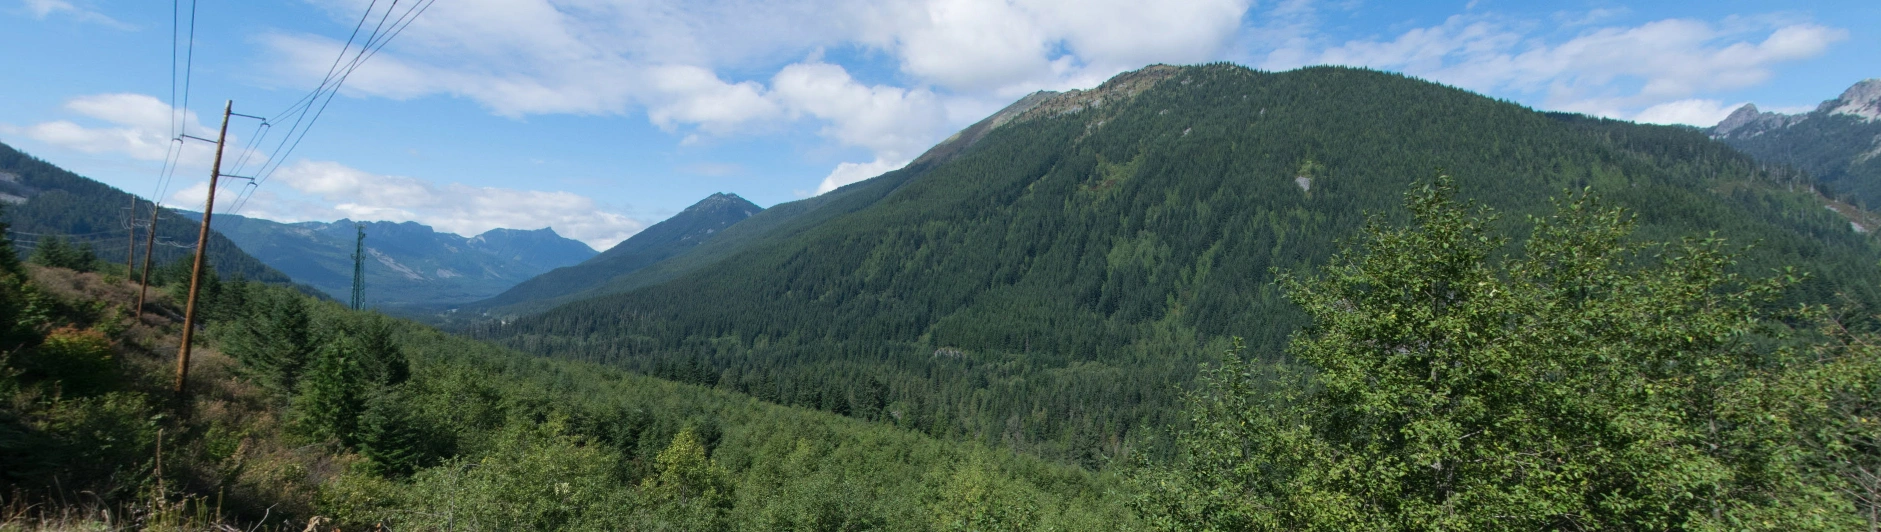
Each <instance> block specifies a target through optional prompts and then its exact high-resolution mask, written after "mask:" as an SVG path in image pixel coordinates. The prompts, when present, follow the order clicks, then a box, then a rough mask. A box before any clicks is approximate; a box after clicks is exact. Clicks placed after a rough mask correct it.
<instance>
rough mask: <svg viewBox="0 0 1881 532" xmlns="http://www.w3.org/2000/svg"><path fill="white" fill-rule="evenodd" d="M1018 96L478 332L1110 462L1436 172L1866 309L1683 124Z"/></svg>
mask: <svg viewBox="0 0 1881 532" xmlns="http://www.w3.org/2000/svg"><path fill="white" fill-rule="evenodd" d="M1034 103H1035V105H1032V106H1030V107H1028V108H1027V109H1026V110H1024V111H1023V112H1020V113H1018V114H1017V115H1016V116H1012V117H1010V118H1008V119H1006V120H1004V121H1002V122H1001V123H999V124H998V125H997V127H991V128H988V130H986V131H984V132H983V136H981V137H980V138H979V140H978V142H977V143H973V144H971V145H970V146H966V147H964V148H962V149H959V150H957V151H956V152H954V153H952V154H951V156H949V157H941V158H937V160H934V161H923V162H919V163H917V164H914V165H910V167H909V168H904V169H902V170H898V171H895V172H890V173H888V174H884V175H883V176H881V177H878V178H875V179H872V180H869V181H864V182H861V183H857V184H854V185H851V186H850V187H849V188H848V190H847V191H846V192H845V191H838V192H839V193H840V194H835V195H834V197H831V198H828V199H824V198H815V199H812V200H807V201H804V202H799V203H796V204H785V205H780V206H777V207H775V208H773V209H771V211H777V212H792V211H796V212H798V214H795V215H794V216H793V217H792V218H790V219H788V220H785V221H783V222H781V223H780V224H779V225H780V226H788V227H791V231H788V232H781V231H775V230H773V231H770V232H769V234H766V235H763V236H762V237H760V238H752V239H749V240H747V241H744V242H742V243H741V244H740V245H738V246H736V247H735V248H728V249H725V250H723V254H722V255H721V256H719V257H718V258H716V259H715V260H698V261H696V264H694V265H693V266H691V268H690V269H689V270H686V271H682V272H679V273H677V274H676V275H673V276H672V277H670V278H667V279H664V280H662V281H660V282H652V283H647V284H644V285H641V286H640V287H638V288H636V289H634V290H632V291H628V292H625V293H621V294H616V295H611V296H605V297H599V298H594V299H589V300H585V301H580V302H576V303H572V304H569V305H566V306H563V307H560V308H557V309H555V310H552V311H549V312H546V313H543V314H540V315H535V316H529V317H525V318H522V319H519V320H516V321H514V322H512V323H509V324H507V325H494V324H493V325H488V326H485V327H483V328H481V329H479V330H478V331H477V334H479V335H482V336H483V337H486V338H491V339H495V340H498V341H501V342H503V343H505V344H507V345H510V346H513V347H516V348H519V349H522V350H524V351H529V352H535V353H543V354H551V355H556V356H562V357H568V358H576V359H582V360H592V361H599V362H606V363H611V364H618V365H622V366H624V367H627V368H631V369H634V370H637V371H641V372H646V373H650V374H654V375H661V376H666V377H669V378H675V379H681V380H687V381H691V382H699V383H712V384H716V385H718V386H721V387H727V388H730V389H736V390H740V391H745V392H747V393H750V394H752V395H755V396H758V397H761V398H765V399H767V400H771V401H777V402H781V403H785V404H795V405H804V406H812V407H817V408H822V409H826V410H830V411H835V412H839V413H844V414H848V415H852V416H857V417H862V418H867V419H884V420H893V421H895V422H897V423H901V424H904V425H907V426H913V427H918V428H920V429H922V430H925V431H928V432H929V433H932V434H951V435H965V436H968V437H974V438H982V439H985V440H988V441H1000V442H1006V443H1009V444H1012V445H1014V446H1016V447H1018V448H1021V449H1026V450H1032V451H1037V452H1040V453H1043V454H1047V455H1054V456H1063V457H1069V458H1072V459H1077V460H1083V461H1086V463H1098V462H1101V461H1102V460H1103V459H1104V458H1103V457H1105V456H1115V455H1116V454H1118V453H1119V452H1121V451H1122V450H1123V449H1125V448H1127V447H1128V445H1129V443H1128V442H1129V441H1130V439H1131V438H1132V437H1133V435H1135V434H1138V433H1140V432H1141V431H1142V429H1144V428H1149V427H1157V426H1163V425H1165V424H1168V423H1171V422H1173V421H1174V420H1173V418H1172V416H1173V412H1174V411H1175V408H1173V398H1174V396H1175V394H1174V392H1175V390H1176V389H1177V388H1178V387H1179V386H1180V385H1182V384H1183V383H1186V382H1188V381H1189V380H1190V379H1191V378H1192V376H1193V374H1194V370H1195V368H1196V365H1197V364H1198V363H1199V362H1201V361H1205V360H1211V359H1212V358H1213V356H1214V355H1213V354H1214V353H1218V352H1219V349H1220V348H1222V347H1225V346H1226V344H1227V339H1228V337H1230V336H1243V337H1246V338H1247V340H1248V345H1249V346H1250V348H1251V350H1252V352H1254V353H1259V354H1261V355H1263V356H1273V355H1275V354H1277V353H1278V352H1279V350H1280V347H1281V346H1282V345H1283V344H1284V342H1285V340H1286V339H1287V338H1288V337H1289V336H1290V335H1291V334H1292V333H1293V331H1294V330H1296V329H1297V328H1298V327H1299V326H1300V324H1301V323H1302V317H1301V315H1300V314H1299V312H1298V311H1297V310H1296V309H1294V308H1293V307H1292V306H1291V305H1289V304H1287V303H1285V302H1284V299H1283V298H1282V297H1281V295H1280V294H1279V292H1278V290H1277V289H1276V287H1275V286H1274V284H1273V283H1272V281H1273V279H1274V275H1273V274H1274V272H1275V271H1277V270H1279V271H1289V270H1302V269H1307V268H1311V267H1313V266H1315V265H1317V264H1320V263H1322V262H1323V261H1324V260H1325V259H1326V257H1327V256H1328V254H1329V253H1330V252H1331V250H1332V249H1333V247H1334V246H1333V243H1334V242H1335V241H1336V240H1338V239H1341V238H1345V237H1348V236H1350V235H1353V234H1354V233H1355V232H1356V230H1357V229H1358V228H1359V227H1361V225H1362V224H1363V223H1364V221H1365V219H1366V216H1367V215H1368V213H1376V214H1382V215H1384V216H1387V217H1401V216H1402V215H1403V214H1402V211H1401V208H1400V207H1399V198H1400V194H1402V193H1403V192H1404V191H1405V190H1407V188H1408V187H1409V186H1410V185H1411V184H1412V183H1414V182H1416V181H1418V180H1427V179H1429V178H1431V177H1432V176H1433V175H1435V174H1436V173H1437V172H1439V171H1443V172H1447V173H1449V174H1450V175H1454V176H1456V178H1457V182H1458V183H1459V186H1460V188H1461V190H1462V193H1463V195H1464V196H1465V197H1468V198H1474V199H1475V200H1477V201H1480V202H1482V203H1483V204H1486V205H1489V206H1493V207H1495V208H1496V209H1498V210H1500V211H1501V212H1503V213H1505V218H1504V219H1503V222H1502V223H1505V224H1511V225H1516V226H1519V225H1521V224H1523V223H1524V221H1523V220H1524V218H1523V217H1524V215H1527V214H1535V213H1541V212H1545V210H1546V209H1547V208H1548V207H1549V198H1550V197H1558V196H1561V195H1563V194H1565V193H1566V192H1567V191H1569V190H1578V189H1581V188H1583V187H1589V188H1591V189H1592V191H1594V192H1595V193H1596V194H1600V195H1602V196H1603V197H1605V198H1607V200H1608V201H1610V202H1612V203H1614V204H1617V205H1619V206H1622V207H1625V208H1626V209H1628V210H1629V211H1630V212H1633V213H1635V214H1637V215H1638V216H1639V222H1640V224H1641V230H1640V231H1639V233H1638V234H1639V235H1640V236H1641V237H1644V238H1652V239H1661V240H1663V239H1676V238H1678V237H1681V236H1693V235H1704V234H1707V233H1709V232H1713V231H1715V232H1717V234H1718V235H1720V236H1723V237H1726V238H1729V239H1730V240H1731V241H1732V242H1734V243H1739V244H1752V243H1756V244H1757V247H1755V248H1754V249H1752V250H1750V252H1749V253H1748V254H1747V255H1745V257H1744V259H1743V261H1742V263H1741V264H1740V268H1741V269H1742V270H1743V271H1746V272H1751V273H1756V274H1759V275H1761V274H1763V273H1765V272H1768V271H1769V269H1770V268H1775V267H1779V266H1783V265H1794V266H1797V267H1799V268H1802V269H1804V270H1807V271H1810V272H1812V273H1813V274H1814V277H1813V278H1812V280H1811V281H1809V282H1808V283H1805V285H1804V286H1802V287H1801V288H1800V289H1798V290H1797V291H1796V292H1795V293H1794V294H1793V295H1792V301H1791V302H1795V301H1826V300H1829V299H1831V298H1833V297H1834V294H1835V293H1837V292H1848V293H1849V294H1850V295H1851V296H1852V297H1854V298H1855V299H1857V300H1858V301H1862V302H1866V303H1873V302H1875V301H1877V300H1881V297H1878V296H1877V286H1881V274H1877V273H1876V272H1875V271H1874V269H1873V268H1872V265H1873V264H1874V263H1875V261H1876V260H1877V259H1881V254H1878V253H1877V250H1876V249H1875V247H1874V246H1873V245H1872V244H1871V243H1870V242H1869V241H1868V239H1866V238H1865V237H1863V236H1862V235H1858V234H1856V233H1855V232H1853V231H1851V229H1850V227H1849V226H1848V224H1847V223H1846V222H1845V221H1842V220H1840V219H1839V218H1837V216H1836V215H1835V214H1834V213H1831V212H1826V211H1825V210H1824V209H1822V208H1821V206H1820V205H1819V204H1818V203H1815V199H1814V198H1813V197H1810V196H1808V195H1807V194H1804V193H1791V192H1787V191H1785V190H1784V189H1782V188H1779V187H1777V186H1776V185H1775V184H1774V183H1772V182H1771V181H1770V179H1771V178H1770V176H1768V175H1767V174H1763V173H1761V171H1760V170H1759V165H1758V164H1757V163H1756V162H1755V161H1753V160H1751V159H1750V158H1749V157H1746V156H1744V155H1742V154H1740V153H1738V152H1735V151H1733V150H1731V149H1730V148H1729V147H1727V146H1724V145H1722V144H1719V143H1715V142H1712V141H1711V140H1709V139H1708V138H1706V137H1705V135H1704V134H1702V133H1699V132H1695V131H1691V130H1688V129H1681V128H1672V127H1658V126H1644V125H1636V124H1631V123H1625V122H1617V121H1607V120H1598V119H1591V118H1586V117H1580V116H1574V115H1555V114H1546V113H1540V112H1536V111H1533V110H1531V109H1527V108H1524V107H1521V106H1518V105H1514V104H1510V103H1507V102H1502V101H1497V100H1494V99H1490V98H1487V97H1483V96H1480V95H1476V94H1472V93H1469V92H1465V91H1462V90H1458V89H1454V88H1450V87H1444V86H1440V85H1436V84H1432V83H1428V82H1423V81H1419V80H1415V79H1410V78H1406V77H1403V76H1399V75H1393V74H1386V73H1379V72H1374V71H1366V70H1355V69H1348V68H1330V67H1322V68H1308V69H1301V70H1297V71H1291V72H1284V73H1265V72H1258V71H1253V70H1249V69H1246V68H1242V67H1237V66H1232V65H1208V66H1196V67H1168V66H1155V67H1150V68H1146V69H1143V70H1140V71H1136V72H1131V73H1126V74H1124V75H1120V76H1119V77H1118V78H1116V79H1113V80H1112V81H1111V82H1108V83H1106V84H1105V85H1103V86H1100V87H1098V88H1097V89H1094V90H1091V91H1074V92H1070V93H1065V94H1059V95H1050V96H1048V97H1046V98H1044V99H1043V100H1042V101H1037V102H1034ZM865 192H866V193H865ZM758 220H759V218H758V217H753V218H752V220H750V221H752V222H755V221H758ZM747 223H748V222H747ZM740 225H744V224H740ZM1521 232H1525V231H1518V233H1521ZM727 233H728V234H727V235H726V236H727V237H729V236H730V235H729V233H730V231H727ZM703 251H705V248H703V247H702V248H701V249H700V250H698V251H695V252H694V253H691V254H688V255H686V256H682V257H678V258H676V259H672V260H669V261H668V263H673V262H677V261H680V260H684V259H691V258H694V257H695V256H699V255H700V252H703ZM652 269H653V268H649V269H648V270H652ZM644 271H647V270H643V272H644Z"/></svg>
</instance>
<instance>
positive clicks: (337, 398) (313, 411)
mask: <svg viewBox="0 0 1881 532" xmlns="http://www.w3.org/2000/svg"><path fill="white" fill-rule="evenodd" d="M363 351H364V350H363V349H361V346H360V345H359V341H358V340H356V339H354V338H352V337H351V336H349V335H345V334H341V335H337V336H335V337H334V338H333V339H331V340H329V341H328V342H327V343H326V344H324V345H322V346H320V348H319V349H318V350H316V351H315V352H314V358H313V363H312V364H311V365H309V366H308V368H307V372H306V375H305V377H304V378H303V379H302V380H301V381H300V386H299V389H300V395H298V396H296V397H295V398H294V411H295V419H296V425H297V426H298V428H299V429H300V431H301V432H303V433H304V434H306V435H308V436H311V437H313V438H314V439H317V440H330V441H337V442H339V443H340V444H341V445H345V446H349V447H350V446H353V445H355V444H357V443H358V428H359V415H360V413H362V412H364V411H365V408H366V399H367V397H368V396H367V393H368V392H369V391H370V390H371V388H370V387H369V382H368V381H367V375H366V372H365V371H364V369H363V368H362V367H361V364H360V360H361V359H362V358H364V353H363Z"/></svg>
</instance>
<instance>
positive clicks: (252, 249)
mask: <svg viewBox="0 0 1881 532" xmlns="http://www.w3.org/2000/svg"><path fill="white" fill-rule="evenodd" d="M187 214H188V215H189V216H190V218H191V219H193V220H201V219H202V218H201V214H200V213H193V212H192V213H187ZM213 225H214V227H215V229H216V231H218V232H221V233H222V234H224V235H228V237H229V239H231V240H233V241H235V243H236V244H237V245H239V246H241V248H242V249H243V250H245V251H247V252H248V253H249V254H251V255H254V256H255V257H256V258H258V259H260V260H261V261H262V262H264V263H266V264H268V265H269V266H272V267H274V268H275V269H278V270H280V271H282V272H284V273H286V274H287V275H288V276H291V277H293V278H294V280H295V281H298V282H301V283H306V284H308V285H312V286H314V287H315V288H318V289H320V290H321V291H322V292H325V293H327V294H328V295H331V296H333V297H335V298H338V299H340V300H341V301H346V300H349V299H350V298H351V294H352V283H353V259H352V255H353V249H354V239H355V236H356V231H355V222H353V221H352V220H344V219H343V220H339V221H335V222H299V223H280V222H274V221H270V220H263V219H258V218H249V217H245V216H239V215H229V214H218V215H216V216H215V218H214V223H213ZM363 225H364V227H365V232H366V241H365V246H366V256H367V260H366V265H365V270H366V297H365V302H366V304H367V306H369V307H380V308H385V309H388V310H394V311H396V310H399V309H403V308H411V307H423V308H432V307H437V306H442V305H451V304H458V303H465V302H470V301H477V300H480V299H483V298H487V297H490V296H492V295H495V294H497V293H500V292H502V291H503V290H506V289H508V288H510V287H511V286H515V285H516V283H520V282H523V281H524V280H526V279H529V278H531V277H534V276H536V275H538V274H541V273H543V272H546V271H550V270H553V269H555V268H558V267H562V266H567V265H570V264H575V263H579V262H581V261H583V260H586V259H588V258H589V257H593V256H594V255H595V252H594V249H593V248H589V247H588V245H587V244H583V243H581V242H579V241H576V240H571V239H568V238H564V237H562V236H561V235H557V234H556V233H555V231H554V230H551V229H548V228H543V229H536V230H520V229H492V230H490V231H487V232H485V233H483V234H481V235H477V236H474V237H468V238H466V237H463V236H459V235H456V234H451V233H440V232H437V231H435V230H433V229H432V228H431V227H430V226H426V225H423V224H419V223H416V222H403V223H395V222H363Z"/></svg>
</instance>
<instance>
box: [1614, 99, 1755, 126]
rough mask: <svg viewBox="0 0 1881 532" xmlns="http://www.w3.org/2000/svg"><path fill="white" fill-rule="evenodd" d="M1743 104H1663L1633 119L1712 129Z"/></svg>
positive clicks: (1707, 101)
mask: <svg viewBox="0 0 1881 532" xmlns="http://www.w3.org/2000/svg"><path fill="white" fill-rule="evenodd" d="M1743 106H1744V104H1743V103H1741V102H1740V103H1735V104H1731V105H1725V104H1724V102H1722V101H1718V100H1705V99H1697V98H1693V99H1686V100H1678V101H1671V102H1666V103H1662V104H1659V105H1654V106H1652V107H1647V108H1646V110H1644V111H1640V112H1639V114H1638V115H1636V116H1634V117H1633V121H1634V122H1644V123H1647V124H1685V125H1691V126H1699V127H1711V126H1714V125H1717V124H1718V122H1721V121H1723V120H1724V117H1727V116H1731V111H1736V110H1737V108H1739V107H1743Z"/></svg>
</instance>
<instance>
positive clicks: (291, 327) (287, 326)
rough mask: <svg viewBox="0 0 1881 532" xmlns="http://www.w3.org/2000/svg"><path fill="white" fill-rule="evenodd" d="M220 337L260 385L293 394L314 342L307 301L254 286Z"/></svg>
mask: <svg viewBox="0 0 1881 532" xmlns="http://www.w3.org/2000/svg"><path fill="white" fill-rule="evenodd" d="M251 298H252V300H253V302H252V304H249V305H244V306H243V307H242V308H244V309H249V312H247V313H246V314H247V315H246V316H242V317H240V318H238V319H236V320H235V322H234V323H233V326H232V327H230V329H229V333H228V334H227V336H226V337H225V338H224V339H223V345H224V350H225V351H227V352H228V353H229V354H230V355H232V356H234V357H235V358H236V359H237V360H240V361H241V362H242V366H243V367H244V369H245V370H247V371H248V372H249V374H250V375H252V376H253V377H254V378H255V379H256V380H258V381H260V382H261V383H262V385H263V386H265V387H267V388H269V389H271V390H274V391H276V392H277V393H280V394H283V395H285V396H292V395H293V393H294V389H295V386H296V385H297V384H298V383H299V379H300V376H301V371H302V370H303V369H305V368H306V366H307V363H308V359H309V358H311V357H312V356H313V353H314V350H315V344H316V343H318V342H317V341H316V338H315V337H314V334H313V331H312V328H311V323H310V319H309V317H308V314H307V307H306V303H304V302H302V298H301V297H299V296H297V295H292V294H281V293H275V292H273V291H270V290H256V291H255V293H254V294H253V295H252V296H251Z"/></svg>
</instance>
